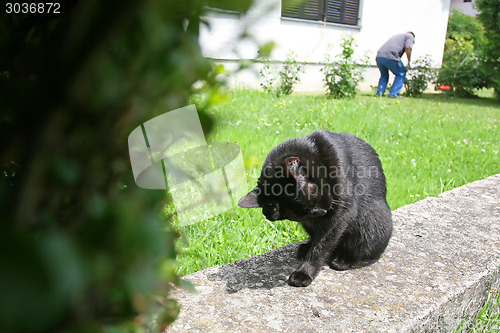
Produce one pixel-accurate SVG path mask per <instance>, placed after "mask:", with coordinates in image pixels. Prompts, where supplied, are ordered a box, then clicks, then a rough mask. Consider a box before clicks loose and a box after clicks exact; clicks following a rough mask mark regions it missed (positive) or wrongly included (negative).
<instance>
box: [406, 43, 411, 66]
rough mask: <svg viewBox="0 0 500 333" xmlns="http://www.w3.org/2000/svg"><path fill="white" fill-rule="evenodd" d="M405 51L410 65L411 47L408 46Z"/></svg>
mask: <svg viewBox="0 0 500 333" xmlns="http://www.w3.org/2000/svg"><path fill="white" fill-rule="evenodd" d="M405 52H406V57H407V58H408V66H409V65H410V62H411V47H409V46H406V47H405Z"/></svg>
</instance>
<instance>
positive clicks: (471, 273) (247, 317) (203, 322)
mask: <svg viewBox="0 0 500 333" xmlns="http://www.w3.org/2000/svg"><path fill="white" fill-rule="evenodd" d="M393 218H394V234H393V237H392V239H391V241H390V243H389V247H388V248H387V250H386V252H385V254H384V256H383V257H382V258H381V260H380V261H379V262H377V263H376V264H374V265H372V266H369V267H365V268H362V269H357V270H351V271H344V272H337V271H333V270H331V269H329V268H327V267H324V268H323V270H322V271H321V273H320V274H319V276H318V277H317V278H316V279H315V280H314V282H313V283H312V284H311V285H310V286H309V287H307V288H293V287H289V286H288V285H287V284H286V283H285V281H286V279H287V276H288V274H290V273H291V272H292V271H293V270H294V269H295V268H296V267H297V266H298V265H299V261H298V260H296V259H294V258H293V256H294V253H295V250H296V248H297V246H298V244H291V245H288V246H285V247H282V248H280V249H277V250H273V251H270V252H267V253H266V254H264V255H261V256H255V257H251V258H246V259H242V260H239V261H237V262H236V263H235V264H226V265H221V266H216V267H211V268H208V269H205V270H203V271H199V272H196V273H194V274H191V275H189V276H186V277H184V278H185V279H186V280H189V281H190V282H191V283H193V284H194V285H195V286H196V289H197V291H198V292H197V293H196V294H190V293H188V292H186V291H183V290H176V291H174V293H173V297H174V298H176V299H178V300H179V301H180V303H181V306H182V309H181V313H180V315H179V318H178V319H177V321H176V322H174V324H173V325H172V326H171V327H170V328H169V332H448V331H450V330H453V329H455V328H456V327H457V326H458V325H459V324H460V323H461V320H462V318H463V317H464V316H466V317H469V316H470V317H474V316H475V314H476V313H477V312H478V311H479V310H480V308H481V307H482V304H483V303H484V301H485V299H486V296H487V294H488V290H489V288H490V286H491V284H492V283H494V284H495V285H496V286H498V284H499V283H500V274H499V273H498V271H495V270H496V269H497V268H498V267H499V266H500V174H498V175H495V176H491V177H489V178H486V179H484V180H480V181H476V182H474V183H471V184H468V185H465V186H462V187H460V188H456V189H454V190H451V191H449V192H445V193H443V194H441V195H440V196H438V197H436V198H427V199H425V200H422V201H419V202H417V203H415V204H412V205H408V206H405V207H401V208H399V209H397V210H396V211H394V212H393Z"/></svg>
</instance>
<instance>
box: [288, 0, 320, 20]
mask: <svg viewBox="0 0 500 333" xmlns="http://www.w3.org/2000/svg"><path fill="white" fill-rule="evenodd" d="M322 7H323V1H322V0H306V1H300V0H283V1H282V5H281V16H284V17H293V18H300V19H304V20H312V21H319V20H321V13H322V11H323V8H322Z"/></svg>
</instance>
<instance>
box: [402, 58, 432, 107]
mask: <svg viewBox="0 0 500 333" xmlns="http://www.w3.org/2000/svg"><path fill="white" fill-rule="evenodd" d="M434 79H435V73H434V70H433V69H432V61H431V59H430V57H429V56H425V57H423V58H421V59H417V60H416V61H415V62H414V65H413V66H411V67H410V68H408V71H407V73H406V79H405V92H404V95H405V96H412V97H418V96H422V93H423V92H424V91H425V89H427V87H428V85H429V83H431V82H432V81H433V80H434Z"/></svg>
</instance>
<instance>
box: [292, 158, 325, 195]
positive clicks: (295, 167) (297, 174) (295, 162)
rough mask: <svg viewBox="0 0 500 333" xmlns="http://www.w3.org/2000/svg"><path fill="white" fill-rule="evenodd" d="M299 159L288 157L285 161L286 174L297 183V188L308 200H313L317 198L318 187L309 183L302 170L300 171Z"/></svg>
mask: <svg viewBox="0 0 500 333" xmlns="http://www.w3.org/2000/svg"><path fill="white" fill-rule="evenodd" d="M299 162H300V159H299V158H298V157H295V156H290V157H288V158H287V159H285V165H286V168H287V170H288V172H289V173H290V174H291V175H292V177H293V178H295V180H296V181H297V184H298V185H299V188H300V189H302V190H303V191H304V193H305V194H306V195H307V196H308V198H315V197H317V196H318V186H317V185H316V184H314V183H313V182H311V181H310V180H309V179H308V178H307V177H306V175H305V174H304V169H302V172H301V169H300V164H299Z"/></svg>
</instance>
